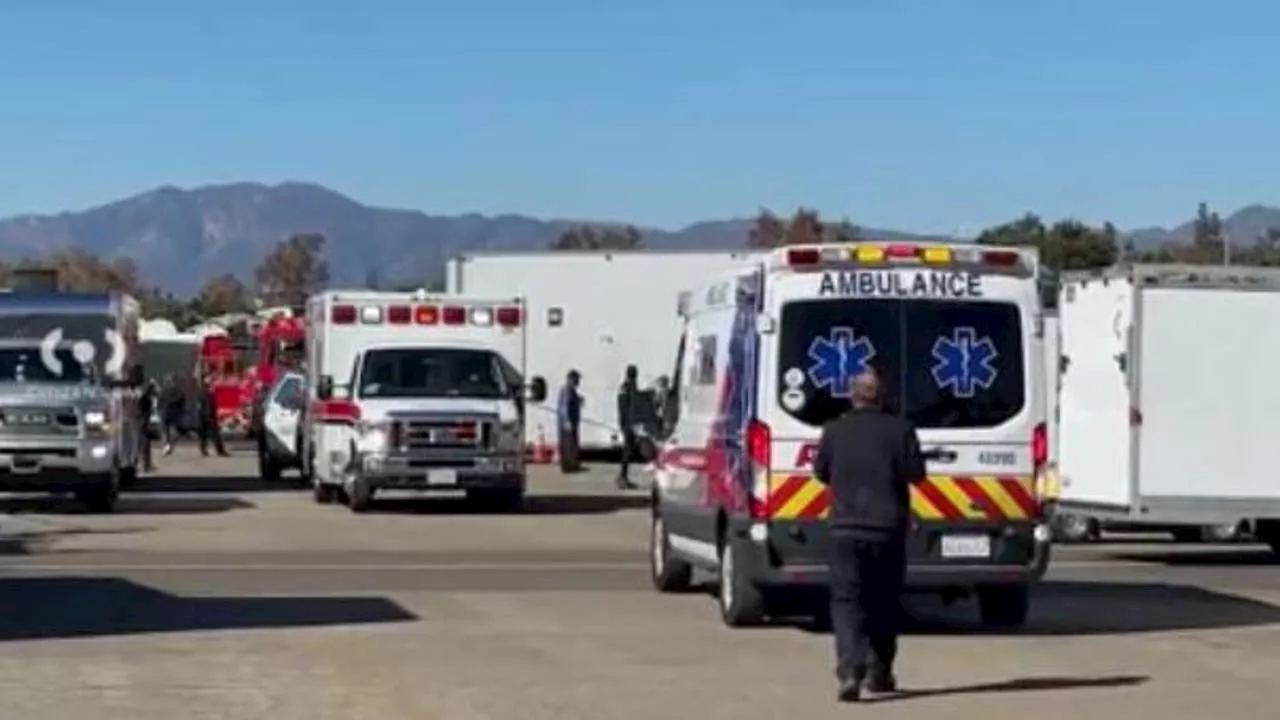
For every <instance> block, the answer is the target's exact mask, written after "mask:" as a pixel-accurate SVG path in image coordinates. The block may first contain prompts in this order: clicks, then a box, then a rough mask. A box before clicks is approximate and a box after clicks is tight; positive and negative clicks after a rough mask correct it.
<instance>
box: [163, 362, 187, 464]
mask: <svg viewBox="0 0 1280 720" xmlns="http://www.w3.org/2000/svg"><path fill="white" fill-rule="evenodd" d="M159 403H160V437H161V439H162V440H163V441H164V454H165V455H172V454H173V444H174V443H175V442H177V441H178V436H179V435H180V434H181V432H182V416H183V413H184V412H185V411H186V397H185V395H184V393H183V392H182V387H181V386H180V385H179V384H178V381H177V380H175V379H174V377H173V376H172V375H165V376H164V380H163V382H162V383H161V385H160V397H159Z"/></svg>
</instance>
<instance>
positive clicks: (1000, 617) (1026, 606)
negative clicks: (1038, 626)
mask: <svg viewBox="0 0 1280 720" xmlns="http://www.w3.org/2000/svg"><path fill="white" fill-rule="evenodd" d="M977 594H978V616H979V618H980V619H981V620H982V625H983V626H984V627H988V628H993V629H1001V630H1013V629H1016V628H1020V627H1022V626H1023V625H1025V624H1026V622H1027V615H1028V613H1030V611H1031V588H1030V586H1028V585H987V586H983V587H979V588H978V593H977Z"/></svg>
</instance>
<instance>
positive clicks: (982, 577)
mask: <svg viewBox="0 0 1280 720" xmlns="http://www.w3.org/2000/svg"><path fill="white" fill-rule="evenodd" d="M757 527H760V526H757ZM763 527H765V528H766V530H765V531H764V532H763V533H761V531H759V530H755V531H753V530H752V529H751V528H749V527H748V528H743V529H742V531H741V532H740V533H739V534H740V536H742V537H743V539H744V540H746V542H743V543H742V545H743V548H744V550H747V552H745V553H744V555H745V557H744V558H743V560H742V562H744V563H747V568H748V572H749V573H750V576H751V577H752V579H753V580H754V581H755V582H756V583H757V584H759V585H762V586H780V587H787V586H791V587H806V586H811V587H817V586H826V585H827V584H828V583H829V575H828V570H827V558H826V553H827V551H826V548H827V543H826V537H825V536H826V534H827V532H826V528H825V527H812V526H810V527H808V528H799V527H795V526H788V525H782V526H779V525H777V524H769V525H765V526H763ZM806 530H807V535H808V539H809V540H810V542H809V543H808V547H800V546H798V545H797V543H796V540H797V538H798V537H805V536H806ZM956 530H957V532H961V533H965V532H967V533H972V532H973V528H972V527H957V528H956ZM947 531H948V528H946V527H945V526H944V527H939V526H937V525H934V526H931V527H930V528H928V529H927V531H922V532H917V533H914V534H913V535H911V536H910V537H909V539H908V545H907V582H906V589H907V590H908V591H909V592H933V591H940V590H948V589H955V588H972V587H976V586H980V585H981V586H986V585H1026V584H1030V583H1033V582H1036V581H1037V580H1039V579H1040V578H1041V577H1043V576H1044V573H1045V571H1046V570H1047V568H1048V564H1049V558H1050V554H1051V552H1050V551H1051V544H1050V542H1049V530H1048V527H1047V526H1044V525H1031V524H1024V525H1017V526H1009V527H1005V528H1000V529H998V530H997V529H994V528H993V529H992V533H991V534H992V536H993V539H994V542H993V544H992V553H991V556H990V559H987V560H976V561H975V560H953V559H944V558H942V557H941V556H940V550H939V542H938V540H939V538H940V537H941V536H942V535H943V534H947ZM815 535H817V536H820V537H817V538H815V537H813V536H815ZM753 536H754V537H753ZM813 540H818V542H816V543H815V542H812V541H813ZM818 548H821V551H820V552H814V550H816V549H818Z"/></svg>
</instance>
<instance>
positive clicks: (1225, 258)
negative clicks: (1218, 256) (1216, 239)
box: [1222, 225, 1231, 266]
mask: <svg viewBox="0 0 1280 720" xmlns="http://www.w3.org/2000/svg"><path fill="white" fill-rule="evenodd" d="M1222 264H1223V266H1226V265H1230V264H1231V231H1230V230H1229V229H1227V226H1226V225H1223V226H1222Z"/></svg>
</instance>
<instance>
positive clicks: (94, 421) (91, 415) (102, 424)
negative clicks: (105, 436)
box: [84, 410, 111, 432]
mask: <svg viewBox="0 0 1280 720" xmlns="http://www.w3.org/2000/svg"><path fill="white" fill-rule="evenodd" d="M84 426H85V428H87V429H89V430H93V431H95V432H106V431H107V430H109V429H111V424H110V422H109V421H108V419H107V414H106V413H104V412H101V411H98V410H90V411H89V412H87V413H85V414H84Z"/></svg>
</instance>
